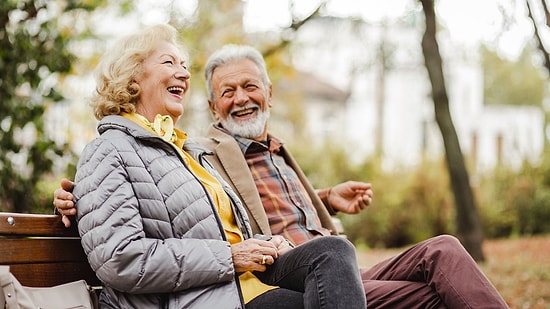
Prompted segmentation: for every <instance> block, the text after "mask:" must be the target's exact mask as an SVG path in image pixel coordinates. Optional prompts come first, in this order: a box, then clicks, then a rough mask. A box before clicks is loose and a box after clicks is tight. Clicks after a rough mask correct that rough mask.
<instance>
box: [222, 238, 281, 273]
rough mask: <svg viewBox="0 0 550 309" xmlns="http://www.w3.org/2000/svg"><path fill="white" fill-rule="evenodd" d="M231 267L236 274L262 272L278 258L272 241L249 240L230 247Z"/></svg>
mask: <svg viewBox="0 0 550 309" xmlns="http://www.w3.org/2000/svg"><path fill="white" fill-rule="evenodd" d="M231 255H232V257H233V265H234V266H235V271H236V272H237V273H242V272H245V271H260V272H264V271H265V270H266V267H267V266H268V265H271V264H273V263H274V262H275V259H276V258H277V257H279V253H278V250H277V247H276V246H275V244H274V243H273V242H272V240H259V239H254V238H250V239H247V240H245V241H243V242H240V243H236V244H234V245H231Z"/></svg>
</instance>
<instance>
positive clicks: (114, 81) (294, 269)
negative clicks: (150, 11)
mask: <svg viewBox="0 0 550 309" xmlns="http://www.w3.org/2000/svg"><path fill="white" fill-rule="evenodd" d="M176 37H177V32H176V30H175V29H174V28H172V27H171V26H167V25H157V26H153V27H150V28H147V29H145V30H144V31H142V32H140V33H138V34H134V35H130V36H127V37H125V38H123V39H121V40H120V41H119V42H118V43H116V44H115V45H114V48H113V49H112V50H111V51H110V52H108V53H106V54H105V56H104V58H103V59H102V61H101V63H100V65H99V67H98V71H97V88H96V93H95V95H94V97H93V98H92V106H93V109H94V114H95V116H96V118H97V119H98V120H100V122H99V124H98V127H97V129H98V132H99V134H100V136H99V137H97V138H96V139H95V140H93V141H92V142H90V143H89V144H88V145H87V146H86V147H85V149H84V151H83V153H82V156H81V158H80V160H79V162H78V167H77V173H76V177H75V180H76V185H75V188H74V191H73V194H74V197H75V202H76V208H77V210H78V213H77V220H78V229H79V232H80V235H81V238H82V246H83V248H84V251H85V252H86V254H87V256H88V260H89V262H90V265H91V266H92V268H93V269H94V270H95V272H96V274H97V276H98V278H99V279H100V280H101V281H102V282H103V283H104V285H105V287H104V289H103V291H102V293H101V297H100V303H101V306H102V307H104V308H243V307H245V303H246V308H365V306H366V300H365V295H364V291H363V288H362V284H361V281H360V278H359V275H358V274H359V272H358V269H357V264H356V256H355V252H354V248H353V246H352V245H351V244H350V243H349V242H348V241H347V240H345V239H342V238H338V237H321V238H319V239H317V240H315V241H311V242H308V243H307V244H304V245H301V246H298V247H296V248H292V245H291V244H290V243H289V242H288V241H286V240H285V239H284V238H283V237H281V236H273V237H259V238H261V239H257V238H254V237H252V235H251V229H250V225H249V222H248V218H247V216H246V213H245V211H244V210H243V207H242V205H241V202H240V201H239V200H238V198H237V197H236V195H235V194H234V192H232V191H231V189H230V187H229V186H228V185H227V184H226V183H224V182H223V180H221V178H220V177H219V175H218V174H217V173H216V172H215V171H214V170H213V169H212V167H211V165H210V164H209V163H208V162H207V161H206V160H205V159H204V155H205V152H204V151H203V150H202V147H200V146H199V145H196V144H193V143H191V142H189V141H187V139H186V134H185V133H184V132H181V131H179V130H177V129H175V128H174V123H175V122H176V121H177V120H178V118H179V117H180V116H181V115H182V113H183V100H184V96H185V94H186V93H187V91H188V90H189V78H190V74H189V72H188V70H187V64H186V63H187V62H186V59H185V56H184V55H183V54H182V52H181V49H180V47H179V45H178V43H177V40H176ZM259 277H261V278H262V281H264V283H265V284H264V283H262V282H260V280H259V279H258V278H259Z"/></svg>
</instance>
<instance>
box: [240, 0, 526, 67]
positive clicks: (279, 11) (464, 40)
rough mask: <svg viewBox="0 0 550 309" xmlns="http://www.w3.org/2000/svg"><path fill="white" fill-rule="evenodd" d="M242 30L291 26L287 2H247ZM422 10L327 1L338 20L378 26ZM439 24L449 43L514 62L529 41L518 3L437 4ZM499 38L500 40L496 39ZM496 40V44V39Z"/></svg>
mask: <svg viewBox="0 0 550 309" xmlns="http://www.w3.org/2000/svg"><path fill="white" fill-rule="evenodd" d="M245 2H246V6H245V17H244V23H245V27H246V28H247V29H250V30H270V29H276V28H277V27H284V26H285V25H288V24H289V23H290V16H291V14H290V8H289V0H277V1H273V0H247V1H245ZM319 2H320V0H299V1H294V3H295V4H294V5H295V7H294V8H292V9H293V10H294V12H295V13H297V14H298V16H299V17H300V16H302V17H303V16H305V15H307V14H308V13H310V12H311V11H312V10H313V9H314V8H315V7H316V6H317V5H318V4H319ZM416 9H421V5H420V3H419V1H417V0H384V1H378V0H360V1H358V0H330V1H329V2H328V5H327V10H328V11H329V12H330V13H331V14H333V15H337V16H360V17H362V18H363V19H364V20H366V21H367V22H373V23H376V22H380V21H383V20H384V19H386V20H391V19H396V18H399V17H400V16H403V15H404V14H405V12H407V11H410V10H416ZM503 10H504V11H505V12H507V14H512V15H513V16H514V17H517V18H516V22H515V23H513V24H511V25H508V26H507V29H506V31H505V32H504V33H502V34H500V33H501V32H502V29H503V21H504V18H503V14H502V13H501V12H502V11H503ZM436 14H437V18H439V22H440V23H441V24H443V25H444V26H445V27H446V28H447V29H448V31H449V33H450V35H451V39H452V40H453V41H455V42H459V43H461V44H465V45H472V46H474V45H476V44H478V43H480V42H484V43H490V44H494V45H496V46H495V47H496V48H497V49H498V50H499V51H500V52H501V53H502V55H503V56H506V57H508V58H515V57H516V56H517V55H518V54H519V52H520V51H521V48H522V47H523V45H524V43H525V41H526V40H527V38H528V37H531V36H532V26H531V24H530V22H529V20H528V19H527V18H526V17H527V13H526V9H525V7H524V1H520V0H481V1H479V0H460V1H457V0H439V1H436ZM499 34H500V36H499ZM497 36H499V39H498V41H497V42H495V38H496V37H497Z"/></svg>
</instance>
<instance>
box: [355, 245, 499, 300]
mask: <svg viewBox="0 0 550 309" xmlns="http://www.w3.org/2000/svg"><path fill="white" fill-rule="evenodd" d="M361 278H362V279H363V286H364V288H365V293H366V296H367V307H368V309H373V308H392V309H396V308H403V309H414V308H418V309H421V308H422V309H426V308H451V309H452V308H457V309H458V308H460V309H465V308H475V309H485V308H499V309H500V308H509V307H508V305H506V302H505V301H504V299H503V298H502V296H500V294H499V293H498V291H497V290H496V289H495V287H494V286H493V285H492V284H491V282H490V281H489V279H487V277H486V276H485V275H484V274H483V273H482V272H481V270H480V269H479V267H478V265H477V264H476V262H475V261H474V260H473V259H472V257H471V256H470V254H469V253H468V252H467V251H466V250H465V249H464V247H463V246H462V245H461V244H460V242H459V241H458V240H457V239H456V238H455V237H453V236H449V235H442V236H437V237H434V238H430V239H428V240H426V241H423V242H421V243H418V244H417V245H415V246H413V247H411V248H410V249H408V250H407V251H405V252H403V253H401V254H399V255H397V256H395V257H393V258H390V259H387V260H385V261H383V262H380V263H378V264H376V265H374V266H373V267H371V268H368V269H361Z"/></svg>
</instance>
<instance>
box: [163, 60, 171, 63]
mask: <svg viewBox="0 0 550 309" xmlns="http://www.w3.org/2000/svg"><path fill="white" fill-rule="evenodd" d="M163 63H167V64H173V62H172V60H166V61H164V62H163Z"/></svg>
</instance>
